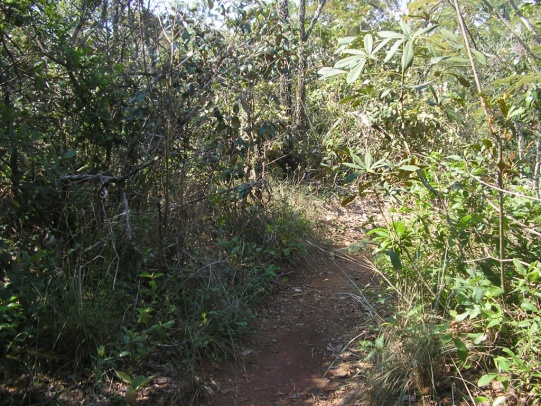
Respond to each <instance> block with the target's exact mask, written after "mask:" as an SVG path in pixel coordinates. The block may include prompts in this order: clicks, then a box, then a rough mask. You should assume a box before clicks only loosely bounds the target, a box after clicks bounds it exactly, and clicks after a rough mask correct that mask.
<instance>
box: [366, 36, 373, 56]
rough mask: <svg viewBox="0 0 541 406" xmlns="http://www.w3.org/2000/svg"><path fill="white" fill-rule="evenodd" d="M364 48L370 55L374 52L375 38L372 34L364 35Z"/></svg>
mask: <svg viewBox="0 0 541 406" xmlns="http://www.w3.org/2000/svg"><path fill="white" fill-rule="evenodd" d="M364 49H365V50H366V53H367V54H368V55H370V54H372V49H374V38H372V35H370V34H366V35H365V36H364Z"/></svg>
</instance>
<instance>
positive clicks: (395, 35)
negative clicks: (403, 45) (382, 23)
mask: <svg viewBox="0 0 541 406" xmlns="http://www.w3.org/2000/svg"><path fill="white" fill-rule="evenodd" d="M378 37H380V38H391V39H406V36H405V35H404V34H402V33H400V32H396V31H379V32H378Z"/></svg>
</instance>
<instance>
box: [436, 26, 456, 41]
mask: <svg viewBox="0 0 541 406" xmlns="http://www.w3.org/2000/svg"><path fill="white" fill-rule="evenodd" d="M440 32H441V35H443V36H444V37H445V38H447V39H448V40H449V41H451V42H455V43H460V41H459V39H458V36H457V35H456V34H454V33H452V32H451V31H449V30H447V29H445V28H442V29H441V30H440Z"/></svg>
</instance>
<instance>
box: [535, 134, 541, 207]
mask: <svg viewBox="0 0 541 406" xmlns="http://www.w3.org/2000/svg"><path fill="white" fill-rule="evenodd" d="M540 172H541V138H538V139H537V155H536V157H535V169H534V189H535V193H536V195H537V198H538V199H541V194H540V193H539V180H540V179H539V178H540V177H541V173H540Z"/></svg>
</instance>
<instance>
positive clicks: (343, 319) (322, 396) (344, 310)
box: [210, 258, 370, 406]
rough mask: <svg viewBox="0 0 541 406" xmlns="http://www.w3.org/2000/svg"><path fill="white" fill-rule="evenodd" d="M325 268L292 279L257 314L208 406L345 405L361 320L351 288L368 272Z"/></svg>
mask: <svg viewBox="0 0 541 406" xmlns="http://www.w3.org/2000/svg"><path fill="white" fill-rule="evenodd" d="M325 262H326V264H324V263H322V264H321V266H319V267H314V268H311V269H307V270H304V271H302V272H297V273H295V274H292V275H291V279H290V280H289V281H288V282H287V283H286V284H284V285H283V286H282V287H281V289H280V290H279V292H278V293H277V295H276V296H274V297H273V298H272V300H271V301H270V302H269V303H268V305H267V306H266V307H265V308H264V309H263V312H262V313H263V314H262V317H261V320H260V323H259V324H260V325H259V330H258V331H257V333H256V334H254V337H253V340H252V345H251V346H249V347H247V348H246V349H245V351H243V353H242V354H243V356H244V360H243V362H242V366H241V367H239V366H238V364H237V366H235V365H227V366H225V367H222V368H220V369H218V370H216V371H214V373H213V374H212V378H213V381H214V383H215V385H216V387H217V391H216V392H217V394H218V395H217V396H216V397H215V398H214V399H212V401H211V402H210V403H211V404H212V405H223V406H233V405H243V406H244V405H255V406H267V405H339V404H346V403H345V402H346V398H347V397H348V393H349V392H352V391H353V390H354V389H355V388H356V387H357V383H358V382H359V380H360V379H361V377H362V374H363V365H362V363H361V362H359V359H358V357H356V356H355V354H354V351H353V350H354V347H355V345H356V343H354V344H352V347H350V346H349V344H350V341H351V340H352V338H353V337H354V336H355V335H357V334H358V333H359V325H360V324H361V323H362V322H363V320H364V319H366V314H365V312H364V310H363V308H362V306H361V304H360V303H359V301H358V300H357V299H356V297H355V295H357V294H358V293H359V292H358V291H357V290H356V287H355V285H357V286H358V287H359V288H363V289H364V288H365V286H366V285H367V284H368V283H369V279H370V273H369V271H367V270H366V268H364V267H363V266H362V265H361V264H360V263H359V262H350V261H347V260H345V259H340V258H339V259H336V260H335V261H334V262H333V263H329V262H328V261H325ZM355 404H357V405H359V404H361V403H358V402H357V403H355Z"/></svg>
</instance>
